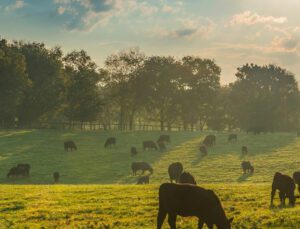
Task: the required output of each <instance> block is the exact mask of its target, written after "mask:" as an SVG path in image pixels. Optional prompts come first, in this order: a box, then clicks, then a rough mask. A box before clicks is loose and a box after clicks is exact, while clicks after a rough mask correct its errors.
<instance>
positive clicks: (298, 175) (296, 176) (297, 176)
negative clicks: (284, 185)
mask: <svg viewBox="0 0 300 229" xmlns="http://www.w3.org/2000/svg"><path fill="white" fill-rule="evenodd" d="M293 178H294V181H295V183H296V184H297V185H298V191H299V193H300V171H298V172H294V174H293Z"/></svg>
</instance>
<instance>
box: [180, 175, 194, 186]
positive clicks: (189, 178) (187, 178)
mask: <svg viewBox="0 0 300 229" xmlns="http://www.w3.org/2000/svg"><path fill="white" fill-rule="evenodd" d="M179 183H181V184H194V185H196V184H197V182H196V180H195V178H194V177H193V175H192V174H190V173H188V172H183V173H182V174H181V175H180V178H179Z"/></svg>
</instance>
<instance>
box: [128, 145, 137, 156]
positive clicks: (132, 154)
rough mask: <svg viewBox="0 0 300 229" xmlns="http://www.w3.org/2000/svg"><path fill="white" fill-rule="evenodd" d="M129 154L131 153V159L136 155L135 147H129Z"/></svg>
mask: <svg viewBox="0 0 300 229" xmlns="http://www.w3.org/2000/svg"><path fill="white" fill-rule="evenodd" d="M130 153H131V156H132V157H133V156H135V155H137V154H138V151H137V150H136V148H135V147H131V149H130Z"/></svg>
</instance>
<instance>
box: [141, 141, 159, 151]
mask: <svg viewBox="0 0 300 229" xmlns="http://www.w3.org/2000/svg"><path fill="white" fill-rule="evenodd" d="M143 149H144V150H146V149H155V150H158V148H157V146H156V145H155V143H154V141H143Z"/></svg>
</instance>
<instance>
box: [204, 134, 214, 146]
mask: <svg viewBox="0 0 300 229" xmlns="http://www.w3.org/2000/svg"><path fill="white" fill-rule="evenodd" d="M216 141H217V137H216V136H215V135H213V134H211V135H207V136H206V137H205V138H204V140H203V142H202V144H203V145H205V146H207V147H210V146H213V145H215V144H216Z"/></svg>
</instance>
